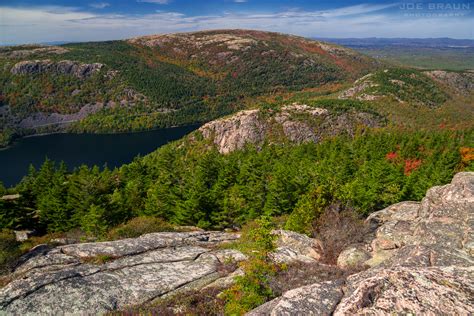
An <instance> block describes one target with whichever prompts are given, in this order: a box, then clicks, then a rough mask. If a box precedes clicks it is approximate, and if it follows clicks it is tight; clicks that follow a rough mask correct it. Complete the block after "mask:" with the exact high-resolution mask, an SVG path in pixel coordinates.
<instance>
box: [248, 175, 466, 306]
mask: <svg viewBox="0 0 474 316" xmlns="http://www.w3.org/2000/svg"><path fill="white" fill-rule="evenodd" d="M367 223H368V224H369V225H370V226H371V227H372V230H373V236H372V240H371V241H370V242H369V243H367V244H364V245H359V247H360V248H359V249H365V251H366V254H367V258H365V259H364V260H366V261H365V264H366V265H368V266H370V268H369V269H368V270H366V271H363V272H359V273H356V274H353V275H351V276H349V277H348V278H347V279H345V280H336V281H329V282H320V283H315V284H312V285H308V286H303V287H300V288H296V289H293V290H290V291H288V292H286V293H284V294H283V295H282V296H281V297H279V298H276V299H274V300H272V301H270V302H268V303H266V304H264V305H262V306H260V307H258V308H256V309H255V310H253V311H251V312H250V313H249V315H393V314H412V315H427V314H428V315H439V314H446V315H473V314H474V281H473V280H474V258H473V255H474V253H473V241H474V236H473V230H474V172H463V173H458V174H457V175H456V176H455V177H454V178H453V180H452V182H451V184H448V185H444V186H437V187H433V188H431V189H430V190H428V192H427V194H426V196H425V198H424V199H423V200H422V201H421V202H420V203H418V202H402V203H398V204H395V205H392V206H390V207H388V208H386V209H384V210H382V211H379V212H376V213H373V214H372V215H371V216H369V217H368V218H367ZM349 251H351V249H349V248H348V252H349ZM352 251H353V249H352ZM342 254H344V255H347V252H346V253H345V252H344V251H343V253H342Z"/></svg>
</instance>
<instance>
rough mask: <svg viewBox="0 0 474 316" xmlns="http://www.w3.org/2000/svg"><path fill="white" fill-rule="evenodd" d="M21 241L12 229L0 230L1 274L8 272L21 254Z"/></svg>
mask: <svg viewBox="0 0 474 316" xmlns="http://www.w3.org/2000/svg"><path fill="white" fill-rule="evenodd" d="M21 253H22V252H21V250H20V243H19V242H18V241H16V238H15V234H14V233H13V231H12V230H7V229H3V230H1V231H0V275H1V274H5V273H8V272H9V271H10V270H11V268H12V267H13V265H14V264H15V262H16V260H17V259H18V258H19V256H20V255H21Z"/></svg>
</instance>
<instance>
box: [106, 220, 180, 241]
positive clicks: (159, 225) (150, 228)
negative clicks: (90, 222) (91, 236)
mask: <svg viewBox="0 0 474 316" xmlns="http://www.w3.org/2000/svg"><path fill="white" fill-rule="evenodd" d="M163 231H174V227H173V225H171V224H170V223H168V222H166V221H164V220H162V219H161V218H156V217H150V216H140V217H135V218H133V219H131V220H130V221H128V222H127V223H125V224H122V225H119V226H117V227H116V228H113V229H112V230H110V231H109V233H108V234H107V239H110V240H116V239H124V238H136V237H139V236H141V235H143V234H149V233H156V232H163Z"/></svg>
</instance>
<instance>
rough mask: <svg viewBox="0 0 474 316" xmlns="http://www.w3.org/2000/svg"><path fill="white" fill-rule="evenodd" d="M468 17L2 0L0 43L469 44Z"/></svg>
mask: <svg viewBox="0 0 474 316" xmlns="http://www.w3.org/2000/svg"><path fill="white" fill-rule="evenodd" d="M473 12H474V0H472V1H457V0H454V1H449V0H448V1H440V0H430V1H426V0H418V1H402V2H394V1H385V0H383V1H372V0H363V1H355V0H334V1H319V0H310V1H308V0H293V1H284V0H90V1H78V0H0V44H1V45H12V44H25V43H45V42H64V41H69V42H77V41H100V40H113V39H123V38H130V37H135V36H140V35H147V34H160V33H174V32H188V31H196V30H206V29H231V28H232V29H234V28H241V29H258V30H266V31H275V32H282V33H289V34H296V35H301V36H306V37H320V38H321V37H332V38H348V37H353V38H365V37H407V38H428V37H451V38H464V39H474V13H473Z"/></svg>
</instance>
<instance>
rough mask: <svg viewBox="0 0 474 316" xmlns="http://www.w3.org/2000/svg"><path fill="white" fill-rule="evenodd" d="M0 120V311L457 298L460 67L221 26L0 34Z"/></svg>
mask: <svg viewBox="0 0 474 316" xmlns="http://www.w3.org/2000/svg"><path fill="white" fill-rule="evenodd" d="M446 68H448V69H449V68H450V67H446ZM0 129H1V131H0V141H1V143H2V145H3V146H8V145H10V146H11V147H8V148H7V149H5V150H2V151H0V165H1V168H0V181H5V182H4V184H1V183H0V227H1V228H2V230H1V231H0V250H1V252H0V309H1V310H2V311H6V312H14V311H22V312H25V313H29V312H33V313H35V312H38V313H61V312H66V313H69V312H70V313H84V312H94V313H115V312H117V313H124V314H136V313H144V314H150V313H155V314H180V313H183V314H186V315H187V314H190V315H243V314H245V313H247V312H250V315H273V314H274V315H288V314H312V313H322V314H337V315H347V314H354V313H356V312H357V311H360V310H363V311H364V312H367V313H382V314H383V313H386V312H387V310H392V309H396V310H397V311H398V310H402V309H403V312H407V311H410V312H415V313H419V314H423V313H430V312H434V311H436V310H437V309H439V308H441V309H444V310H446V311H448V312H453V311H455V312H453V313H456V312H459V313H460V314H468V313H472V312H473V311H474V309H473V306H472V304H471V303H469V299H467V297H468V296H469V295H470V294H469V293H472V289H473V286H472V282H470V281H469V280H470V279H472V271H470V270H469V268H468V267H469V266H472V236H471V235H472V234H471V232H472V229H473V228H472V223H471V222H472V221H471V222H470V221H469V218H471V217H472V210H473V209H474V208H473V207H472V202H473V199H472V196H473V192H474V182H473V171H474V73H473V72H472V70H467V69H463V70H459V69H458V70H456V71H453V70H447V69H441V68H434V69H425V68H421V67H416V68H412V67H408V66H406V65H400V64H394V63H392V62H390V61H386V60H382V59H378V58H372V57H370V56H367V55H364V54H361V53H359V52H356V51H354V50H352V49H349V48H346V47H343V46H338V45H335V44H330V43H327V42H321V41H314V40H310V39H306V38H303V37H298V36H293V35H285V34H281V33H272V32H263V31H252V30H239V29H237V30H212V31H201V32H190V33H175V34H161V35H150V36H140V37H134V38H130V39H127V40H117V41H107V42H87V43H71V44H64V45H60V46H47V47H45V46H38V45H26V46H13V47H3V48H0ZM131 132H137V133H131ZM42 133H51V134H52V135H48V136H41V137H39V136H38V137H27V136H32V135H38V134H42ZM56 133H57V134H56ZM45 156H48V157H49V158H50V159H47V160H45V161H44V162H43V160H44V157H45ZM60 160H63V161H65V163H60V162H59V161H60ZM27 162H31V163H33V166H31V167H29V168H27ZM104 164H107V167H103V165H104ZM19 174H22V177H21V178H20V177H19V176H18V175H19ZM392 275H397V276H399V278H398V277H397V278H392V277H391V276H392ZM427 279H429V282H425V281H420V280H427ZM439 280H443V281H439ZM408 284H409V285H410V286H411V285H414V291H416V293H417V294H416V297H417V299H416V300H415V299H413V297H412V292H410V291H407V290H406V288H407V287H408ZM385 286H386V287H385ZM436 291H441V292H442V293H447V294H446V296H445V298H446V297H448V298H449V299H448V298H446V299H445V298H443V299H435V298H433V297H432V296H433V295H434V294H433V293H434V292H436ZM59 293H62V294H63V295H62V296H61V297H60V298H56V296H57V295H58V294H59ZM358 293H362V294H360V295H362V296H363V297H362V298H361V297H359V296H358V295H359V294H358ZM367 297H368V298H370V299H366V298H367ZM419 297H422V298H428V301H429V303H425V300H420V299H419ZM368 300H369V301H370V303H368V302H367V301H368ZM421 301H423V302H421ZM315 302H317V303H315ZM33 305H34V306H33ZM400 306H402V307H400Z"/></svg>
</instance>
